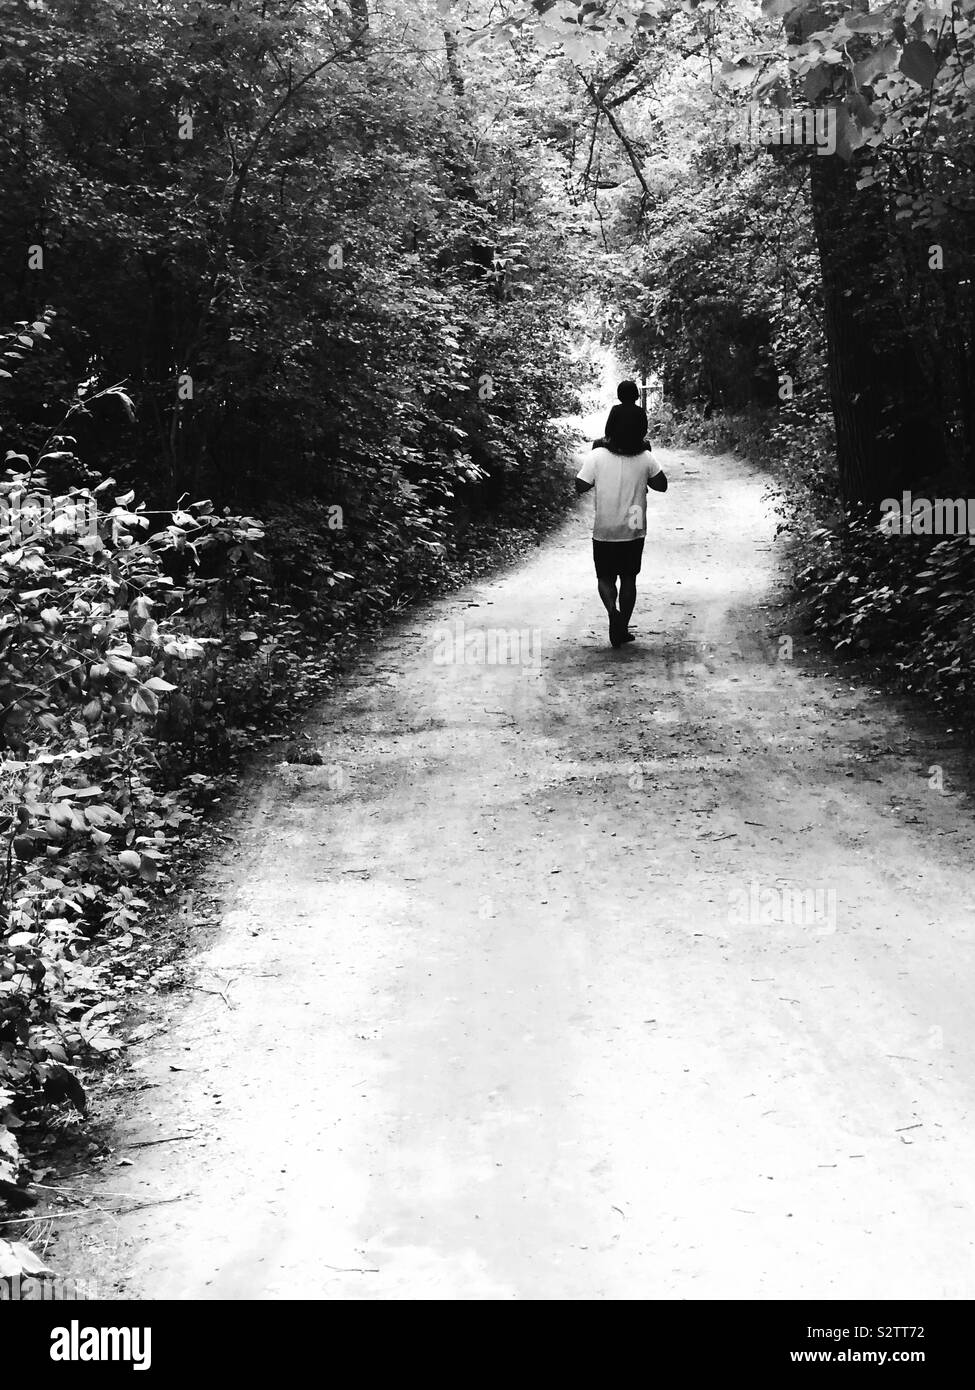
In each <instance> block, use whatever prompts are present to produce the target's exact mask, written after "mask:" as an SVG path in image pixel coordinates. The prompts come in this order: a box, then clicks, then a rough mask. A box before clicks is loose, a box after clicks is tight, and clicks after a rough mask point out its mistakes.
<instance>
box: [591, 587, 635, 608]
mask: <svg viewBox="0 0 975 1390" xmlns="http://www.w3.org/2000/svg"><path fill="white" fill-rule="evenodd" d="M596 583H597V584H598V586H599V597H600V598H601V599H602V601H603V607H604V608H605V609H606V612H607V613H609V614H613V613H615V612H616V580H615V579H597V580H596ZM632 611H633V608H632V605H631V606H630V612H632Z"/></svg>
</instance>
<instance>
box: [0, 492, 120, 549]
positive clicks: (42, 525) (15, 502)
mask: <svg viewBox="0 0 975 1390" xmlns="http://www.w3.org/2000/svg"><path fill="white" fill-rule="evenodd" d="M0 532H6V533H7V534H8V535H9V537H10V539H11V541H12V542H13V543H14V544H15V545H21V544H23V543H24V542H26V541H30V540H34V539H36V538H37V537H39V536H48V535H55V536H96V535H97V534H98V503H97V502H96V501H95V499H94V497H85V496H68V495H65V496H63V497H53V496H52V495H51V494H50V493H46V492H6V493H3V494H2V495H0Z"/></svg>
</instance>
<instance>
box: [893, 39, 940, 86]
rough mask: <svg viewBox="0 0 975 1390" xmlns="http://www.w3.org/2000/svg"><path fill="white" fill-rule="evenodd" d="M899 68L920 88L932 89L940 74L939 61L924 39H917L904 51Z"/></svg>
mask: <svg viewBox="0 0 975 1390" xmlns="http://www.w3.org/2000/svg"><path fill="white" fill-rule="evenodd" d="M898 67H899V68H900V70H901V72H902V73H903V74H904V76H905V77H909V78H910V79H911V81H912V82H916V83H917V84H918V86H919V87H931V86H933V85H934V79H935V77H936V76H937V73H938V60H937V58H936V57H935V56H934V54H933V53H932V51H931V49H930V48H929V47H928V45H927V44H926V43H925V42H924V40H923V39H915V40H914V41H913V42H912V43H909V44H908V45H907V47H906V48H905V49H904V52H903V53H902V54H901V60H900V62H899V63H898Z"/></svg>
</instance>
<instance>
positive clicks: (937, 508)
mask: <svg viewBox="0 0 975 1390" xmlns="http://www.w3.org/2000/svg"><path fill="white" fill-rule="evenodd" d="M880 511H881V514H882V515H881V519H880V529H881V531H882V532H883V533H884V535H887V536H967V537H968V544H969V545H975V497H934V498H930V497H915V496H914V494H913V493H912V492H903V493H901V495H900V497H899V498H898V497H885V498H884V500H883V501H882V502H881V504H880Z"/></svg>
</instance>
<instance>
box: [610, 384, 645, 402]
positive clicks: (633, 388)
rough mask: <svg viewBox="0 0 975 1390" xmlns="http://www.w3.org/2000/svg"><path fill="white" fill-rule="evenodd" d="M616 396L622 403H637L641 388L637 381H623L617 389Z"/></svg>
mask: <svg viewBox="0 0 975 1390" xmlns="http://www.w3.org/2000/svg"><path fill="white" fill-rule="evenodd" d="M616 394H617V396H618V397H619V398H620V400H621V401H624V402H625V401H635V400H638V399H639V396H640V388H639V386H637V384H636V382H635V381H621V382H620V384H619V386H617V388H616Z"/></svg>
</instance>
